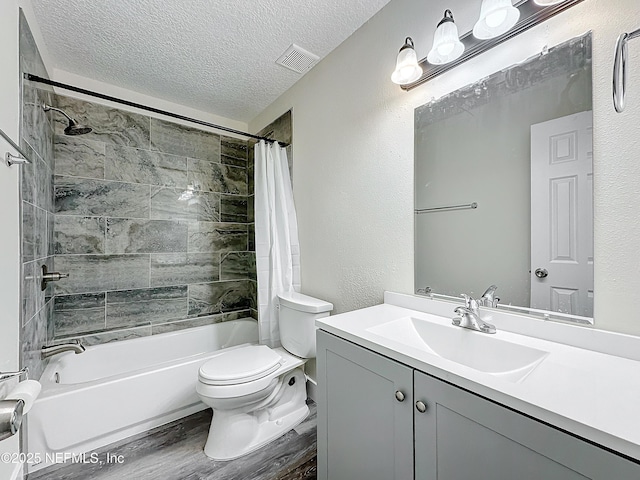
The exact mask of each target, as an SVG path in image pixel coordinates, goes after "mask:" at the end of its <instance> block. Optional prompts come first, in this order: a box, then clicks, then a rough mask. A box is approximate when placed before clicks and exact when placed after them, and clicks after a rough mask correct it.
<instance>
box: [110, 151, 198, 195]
mask: <svg viewBox="0 0 640 480" xmlns="http://www.w3.org/2000/svg"><path fill="white" fill-rule="evenodd" d="M105 178H106V179H107V180H119V181H122V182H132V183H144V184H149V185H160V186H165V187H182V188H186V187H187V159H186V157H179V156H176V155H169V154H165V153H160V152H156V151H151V150H142V149H139V148H131V147H123V146H120V145H107V147H106V160H105Z"/></svg>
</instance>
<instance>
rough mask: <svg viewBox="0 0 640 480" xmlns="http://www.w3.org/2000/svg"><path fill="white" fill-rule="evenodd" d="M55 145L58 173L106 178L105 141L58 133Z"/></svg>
mask: <svg viewBox="0 0 640 480" xmlns="http://www.w3.org/2000/svg"><path fill="white" fill-rule="evenodd" d="M53 147H54V156H55V159H56V168H55V170H56V175H69V176H73V177H84V178H97V179H104V159H105V151H106V147H105V144H104V143H103V142H96V141H95V140H89V139H87V138H85V137H84V136H69V135H56V136H55V137H54V145H53Z"/></svg>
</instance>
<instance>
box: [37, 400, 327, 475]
mask: <svg viewBox="0 0 640 480" xmlns="http://www.w3.org/2000/svg"><path fill="white" fill-rule="evenodd" d="M309 408H310V410H311V414H310V415H309V417H308V418H307V419H306V420H305V421H304V422H302V423H301V424H300V425H299V426H298V427H296V428H295V429H294V430H291V431H290V432H288V433H287V434H285V435H284V436H282V437H280V438H279V439H277V440H275V441H273V442H272V443H270V444H269V445H266V446H265V447H263V448H261V449H260V450H258V451H256V452H254V453H251V454H249V455H246V456H244V457H242V458H239V459H237V460H232V461H229V462H217V461H214V460H211V459H210V458H208V457H207V456H206V455H205V454H204V452H203V451H202V449H203V447H204V444H205V441H206V439H207V434H208V433H209V425H210V424H211V410H210V409H207V410H204V411H202V412H199V413H196V414H194V415H191V416H189V417H186V418H183V419H181V420H178V421H175V422H172V423H170V424H167V425H164V426H162V427H158V428H155V429H153V430H151V431H149V432H145V433H143V434H140V435H136V436H134V437H131V438H127V439H125V440H122V441H120V442H117V443H113V444H111V445H107V446H106V447H104V448H101V449H99V450H97V451H96V452H95V453H96V454H97V455H98V458H99V459H100V460H102V464H100V463H96V464H86V463H85V464H63V465H55V466H52V467H48V468H46V469H43V470H41V471H38V472H35V473H34V474H32V475H29V476H28V480H123V479H132V480H156V479H161V480H315V479H316V405H315V403H312V402H311V403H310V404H309ZM107 454H109V455H111V457H110V458H112V459H113V458H117V456H122V457H121V458H122V460H123V462H122V463H116V462H114V463H107V462H105V461H104V460H105V459H106V456H107ZM89 455H90V454H87V457H86V458H87V459H89V458H90V456H89Z"/></svg>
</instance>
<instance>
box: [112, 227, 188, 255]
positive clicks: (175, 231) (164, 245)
mask: <svg viewBox="0 0 640 480" xmlns="http://www.w3.org/2000/svg"><path fill="white" fill-rule="evenodd" d="M187 237H188V228H187V222H176V221H171V220H135V219H134V220H131V219H126V218H108V219H107V234H106V241H105V250H106V253H108V254H114V253H168V252H186V251H187Z"/></svg>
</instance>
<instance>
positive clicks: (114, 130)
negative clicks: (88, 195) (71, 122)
mask: <svg viewBox="0 0 640 480" xmlns="http://www.w3.org/2000/svg"><path fill="white" fill-rule="evenodd" d="M54 102H55V104H56V105H55V106H56V107H58V108H60V109H62V110H64V111H65V112H66V113H67V114H69V115H70V116H71V117H72V118H74V119H76V120H77V121H78V123H80V124H81V125H86V126H88V127H91V128H93V131H92V132H91V133H88V134H86V135H83V138H85V139H87V140H94V141H98V142H104V143H107V144H111V145H126V146H129V147H138V148H147V149H148V148H149V145H150V140H149V138H150V133H149V117H146V116H144V115H140V114H137V113H131V112H125V111H124V110H118V109H116V108H111V107H107V106H104V105H100V104H98V103H93V102H86V101H84V100H80V99H77V98H72V97H65V96H62V95H56V96H55V98H54ZM52 118H53V119H54V122H53V124H54V129H55V133H56V134H58V135H63V134H64V129H65V128H66V127H67V126H68V122H67V120H66V118H65V117H64V116H63V115H59V114H58V115H55V116H54V117H52Z"/></svg>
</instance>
